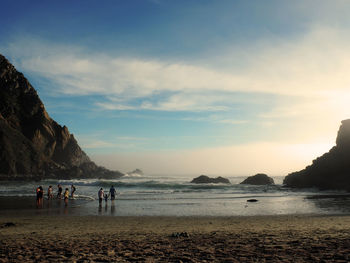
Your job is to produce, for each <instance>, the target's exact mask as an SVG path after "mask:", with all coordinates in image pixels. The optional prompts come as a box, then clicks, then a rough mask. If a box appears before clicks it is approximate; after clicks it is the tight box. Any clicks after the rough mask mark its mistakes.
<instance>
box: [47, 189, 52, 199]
mask: <svg viewBox="0 0 350 263" xmlns="http://www.w3.org/2000/svg"><path fill="white" fill-rule="evenodd" d="M52 198H53V189H52V185H50V186H49V188H48V189H47V199H48V200H51V199H52Z"/></svg>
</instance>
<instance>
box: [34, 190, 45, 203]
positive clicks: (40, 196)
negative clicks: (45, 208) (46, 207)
mask: <svg viewBox="0 0 350 263" xmlns="http://www.w3.org/2000/svg"><path fill="white" fill-rule="evenodd" d="M43 197H44V189H43V188H42V186H39V187H38V188H37V189H36V206H37V207H42V205H43Z"/></svg>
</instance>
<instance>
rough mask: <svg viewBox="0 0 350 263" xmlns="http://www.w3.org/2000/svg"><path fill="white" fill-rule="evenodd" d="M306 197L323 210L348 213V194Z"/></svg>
mask: <svg viewBox="0 0 350 263" xmlns="http://www.w3.org/2000/svg"><path fill="white" fill-rule="evenodd" d="M306 199H307V200H309V201H311V202H313V203H314V204H315V205H316V206H317V207H318V208H320V209H321V210H323V211H325V212H338V213H339V212H340V213H350V195H349V194H330V195H313V196H308V197H306Z"/></svg>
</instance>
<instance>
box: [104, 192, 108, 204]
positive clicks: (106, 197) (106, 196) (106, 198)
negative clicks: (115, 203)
mask: <svg viewBox="0 0 350 263" xmlns="http://www.w3.org/2000/svg"><path fill="white" fill-rule="evenodd" d="M107 200H108V194H105V202H106V203H107Z"/></svg>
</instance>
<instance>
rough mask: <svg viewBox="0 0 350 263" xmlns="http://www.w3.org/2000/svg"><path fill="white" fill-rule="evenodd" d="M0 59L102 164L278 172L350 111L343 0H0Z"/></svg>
mask: <svg viewBox="0 0 350 263" xmlns="http://www.w3.org/2000/svg"><path fill="white" fill-rule="evenodd" d="M2 9H3V10H2V11H3V12H2V16H1V17H0V25H1V26H0V35H1V38H0V53H2V54H3V55H5V56H6V57H7V58H8V59H9V60H10V61H11V62H12V63H13V64H14V65H15V66H16V68H17V69H18V70H20V71H21V72H23V73H24V74H25V76H26V77H27V78H28V79H29V81H30V82H31V83H32V85H33V86H34V87H35V88H36V89H37V91H38V93H39V95H40V97H41V99H42V100H43V102H44V104H45V106H46V109H47V111H48V112H49V114H50V116H51V117H52V118H53V119H55V120H56V121H58V122H59V123H60V124H61V125H66V126H68V127H69V130H70V132H72V133H73V134H74V135H75V137H76V138H77V140H78V141H79V143H80V145H81V146H82V148H83V149H84V150H85V151H86V152H87V153H88V154H89V155H90V156H91V157H92V159H93V160H95V161H96V162H97V163H98V164H102V165H105V166H107V167H108V168H112V169H119V170H121V171H123V172H126V171H128V170H133V169H134V168H136V167H138V168H141V169H143V170H145V171H146V173H150V174H164V173H173V174H198V173H207V174H213V175H216V174H228V175H235V174H237V175H241V174H248V175H249V174H253V173H256V172H266V173H272V174H274V175H285V174H286V173H288V172H292V171H294V170H296V169H301V168H303V167H304V166H305V165H307V164H308V163H310V162H311V160H312V159H313V158H315V157H317V156H318V155H320V154H321V153H323V152H325V151H327V150H328V149H329V148H330V147H331V146H332V145H333V144H334V140H335V136H336V131H337V129H338V127H339V124H340V121H341V120H342V119H345V118H348V117H349V116H350V110H349V107H348V101H349V99H350V88H349V83H350V74H348V71H349V70H348V69H349V68H350V67H349V66H350V65H349V62H348V61H350V49H349V46H350V45H349V44H350V38H349V37H348V36H349V26H350V19H349V18H348V13H349V11H350V3H348V2H347V1H343V0H336V1H317V2H316V1H305V0H303V1H277V0H276V1H272V0H270V1H261V0H259V1H258V0H257V1H224V0H222V1H204V0H203V1H191V0H186V1H178V0H177V1H165V0H138V1H136V0H135V1H56V2H54V1H29V0H28V1H6V0H5V1H2Z"/></svg>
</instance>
